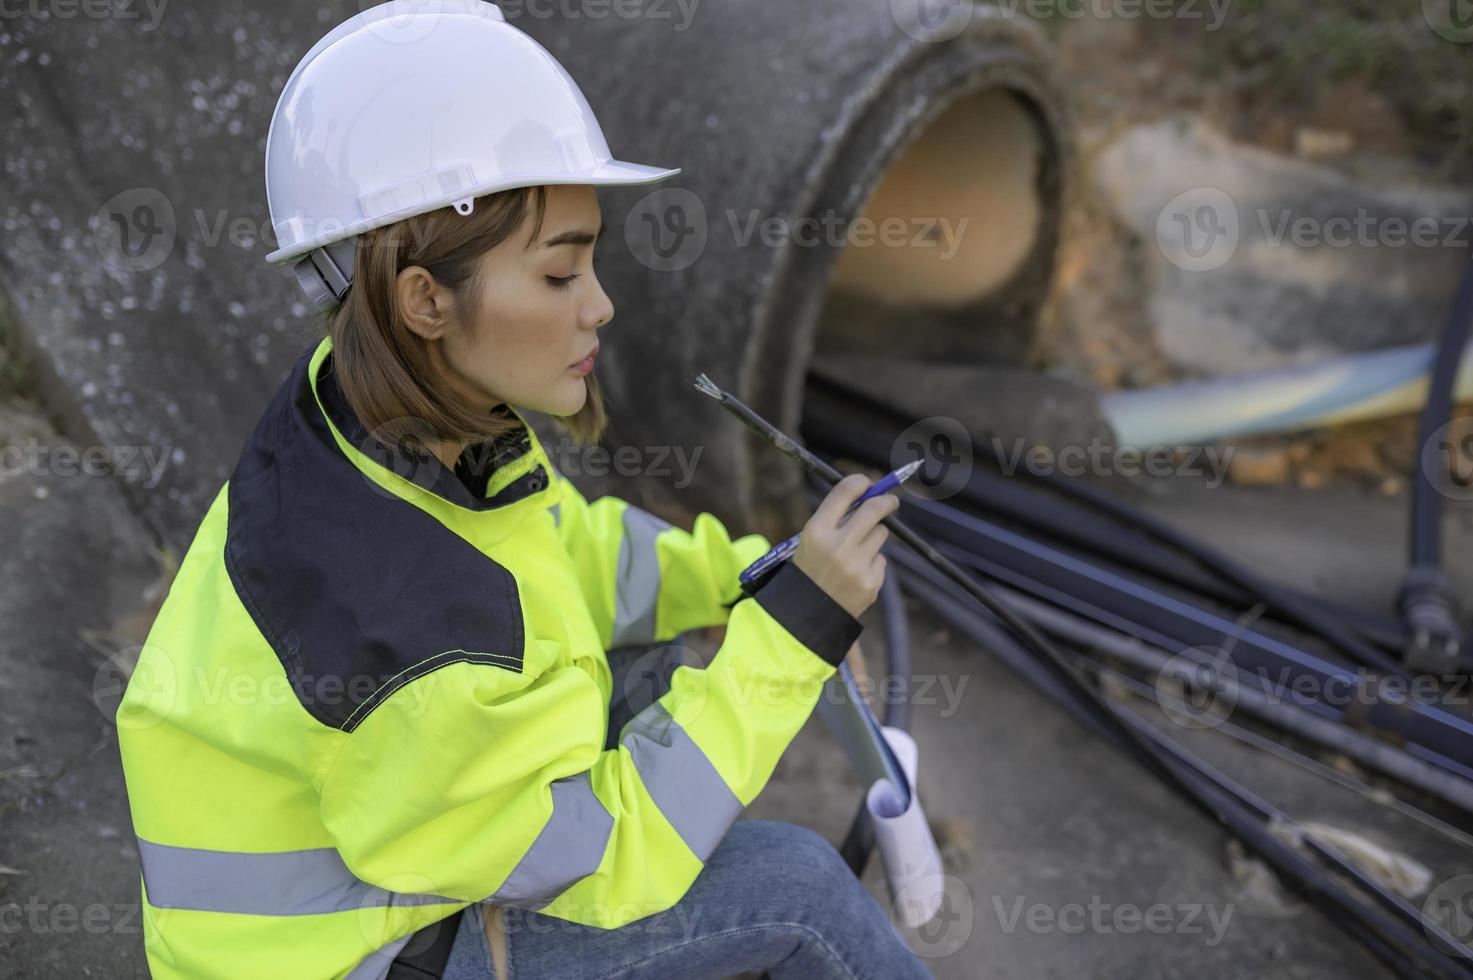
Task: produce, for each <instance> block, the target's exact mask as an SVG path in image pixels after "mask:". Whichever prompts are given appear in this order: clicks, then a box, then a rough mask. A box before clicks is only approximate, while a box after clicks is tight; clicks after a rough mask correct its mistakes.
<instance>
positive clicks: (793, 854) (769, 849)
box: [732, 820, 855, 897]
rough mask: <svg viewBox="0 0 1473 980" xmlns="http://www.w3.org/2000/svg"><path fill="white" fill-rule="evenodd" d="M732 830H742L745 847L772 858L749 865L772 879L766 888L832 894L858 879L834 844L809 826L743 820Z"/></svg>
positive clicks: (779, 892)
mask: <svg viewBox="0 0 1473 980" xmlns="http://www.w3.org/2000/svg"><path fill="white" fill-rule="evenodd" d="M732 831H735V832H738V833H740V834H742V836H743V837H744V840H743V841H742V844H743V846H744V847H749V848H751V849H752V850H753V851H755V852H756V853H757V854H760V855H761V856H762V857H764V858H768V860H764V861H761V862H757V861H753V862H751V863H750V864H749V868H750V869H751V870H752V871H753V872H755V873H757V874H759V875H760V876H762V877H765V878H769V879H770V880H769V881H767V882H765V883H764V888H765V889H770V891H769V894H771V895H774V896H776V895H790V896H795V897H796V896H798V895H813V894H814V893H817V894H819V895H827V896H830V897H832V896H834V895H836V894H837V892H836V891H835V889H836V888H838V887H840V886H847V885H852V884H853V883H854V880H855V878H854V872H852V871H851V870H849V865H848V864H846V863H845V862H844V858H843V856H842V855H840V854H839V852H838V850H836V849H835V848H834V845H832V844H830V843H829V842H828V841H827V840H826V839H825V838H824V837H823V835H822V834H819V833H818V832H816V831H813V830H809V829H808V828H807V827H800V826H798V825H797V824H792V823H786V822H784V821H780V820H741V821H738V822H737V823H736V824H734V825H733V827H732ZM758 868H760V869H761V870H760V871H758V870H757V869H758Z"/></svg>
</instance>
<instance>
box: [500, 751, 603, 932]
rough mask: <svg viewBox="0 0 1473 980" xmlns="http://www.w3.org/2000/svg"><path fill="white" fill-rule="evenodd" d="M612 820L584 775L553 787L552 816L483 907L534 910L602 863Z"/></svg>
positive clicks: (559, 782)
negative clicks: (503, 906) (495, 905)
mask: <svg viewBox="0 0 1473 980" xmlns="http://www.w3.org/2000/svg"><path fill="white" fill-rule="evenodd" d="M613 832H614V817H613V815H612V814H610V813H609V811H608V809H607V808H606V807H605V806H604V805H603V803H601V802H599V798H598V797H597V796H595V795H594V793H593V783H592V781H591V779H590V777H589V774H588V773H587V772H580V773H578V774H577V775H575V776H568V777H567V778H565V779H557V780H554V781H553V783H552V816H550V817H548V818H547V823H546V824H545V825H544V826H543V828H542V832H541V833H540V834H538V835H537V839H536V840H534V841H533V842H532V846H531V847H529V848H528V849H527V853H526V854H523V855H522V859H521V860H520V861H518V862H517V866H516V867H515V868H513V869H512V871H511V874H509V875H507V877H506V881H504V882H503V883H502V885H501V887H500V888H498V889H496V894H494V895H492V896H491V897H490V898H487V899H483V901H487V902H492V903H495V904H497V905H516V906H520V907H523V908H532V909H537V908H541V907H542V906H544V905H546V904H548V903H549V902H551V901H552V900H553V899H554V898H557V897H558V896H559V895H561V894H562V893H563V892H565V891H567V890H568V888H569V887H570V886H572V885H573V884H574V883H575V882H577V881H578V880H579V879H580V878H586V877H587V876H588V875H591V874H593V873H594V872H595V871H597V870H598V866H599V865H600V864H602V863H603V859H604V851H605V850H607V849H608V846H609V836H610V835H611V834H613Z"/></svg>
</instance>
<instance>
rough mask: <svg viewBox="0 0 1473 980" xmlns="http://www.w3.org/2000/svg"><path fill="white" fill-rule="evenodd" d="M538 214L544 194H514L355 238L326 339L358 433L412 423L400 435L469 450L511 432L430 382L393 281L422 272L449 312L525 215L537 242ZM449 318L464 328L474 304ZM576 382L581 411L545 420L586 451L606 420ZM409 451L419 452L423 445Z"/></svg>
mask: <svg viewBox="0 0 1473 980" xmlns="http://www.w3.org/2000/svg"><path fill="white" fill-rule="evenodd" d="M546 213H547V188H546V187H542V186H537V187H518V188H513V189H512V190H508V191H499V192H497V193H495V194H488V195H486V196H485V197H480V198H477V199H476V201H475V207H474V210H472V212H471V213H470V214H469V215H466V216H462V215H460V214H458V213H456V211H455V209H454V208H451V207H444V208H440V209H438V210H435V211H431V212H429V213H428V214H421V215H415V216H414V217H411V218H405V219H404V220H403V221H398V222H395V223H394V224H392V225H388V226H386V227H383V228H376V229H374V230H372V231H368V232H364V233H363V234H361V235H359V236H358V240H357V255H356V258H355V260H354V268H353V284H352V287H351V288H350V289H349V290H348V294H347V296H346V297H344V299H343V302H342V303H341V305H339V306H338V308H337V309H336V310H335V311H333V312H332V313H331V314H329V319H328V334H329V335H330V336H331V337H332V360H333V371H334V374H335V376H336V378H337V382H338V386H339V387H340V388H341V389H342V392H343V396H344V398H346V399H347V402H348V405H349V407H350V408H352V409H353V413H354V414H355V415H357V416H358V421H359V422H361V423H362V424H363V427H364V429H366V430H367V431H369V432H371V433H382V432H385V431H386V427H388V428H389V429H400V430H403V429H405V428H406V427H405V426H404V425H403V422H404V421H406V420H412V423H413V424H412V425H410V426H408V428H410V429H415V430H418V432H419V434H420V435H428V434H429V433H430V432H433V435H434V438H437V439H441V440H445V441H451V440H460V441H466V442H469V443H472V444H474V443H478V442H483V441H486V440H493V439H496V438H497V437H499V436H501V435H504V434H506V433H508V432H510V431H512V430H514V429H516V428H517V427H518V425H519V423H518V422H517V421H516V418H515V417H514V416H512V415H511V414H510V413H506V414H502V413H500V412H491V413H485V412H481V411H478V410H477V409H476V408H475V407H474V406H472V405H470V404H468V403H467V402H466V401H465V400H464V399H463V398H461V397H460V396H459V395H458V394H456V393H455V392H454V391H452V390H451V389H450V388H449V386H446V385H440V384H437V383H436V381H437V379H436V376H435V372H434V368H433V367H432V365H431V363H430V358H429V353H428V349H427V344H428V342H427V341H425V340H424V339H423V338H421V337H420V336H419V335H418V334H416V333H415V332H414V331H412V330H410V329H409V328H408V327H407V326H406V325H405V324H404V322H403V320H402V318H401V317H400V312H399V303H398V300H397V298H396V290H395V283H396V281H397V279H398V276H399V273H400V272H402V271H403V270H405V269H407V268H409V267H410V266H414V265H417V266H421V267H423V268H424V269H425V270H426V271H428V272H429V273H430V275H432V276H434V278H435V281H436V282H438V283H440V284H441V285H443V286H446V287H447V288H449V289H451V290H452V291H453V292H454V293H455V298H456V303H457V306H461V304H472V303H473V302H474V300H473V299H471V298H470V297H473V296H475V295H477V292H476V289H475V287H476V285H477V283H476V281H475V274H476V269H477V261H478V260H479V259H480V258H481V256H482V255H484V254H485V253H486V252H488V251H490V250H491V249H493V248H495V247H496V246H497V245H499V244H501V243H502V242H504V241H506V240H508V239H510V238H511V237H512V235H514V234H515V233H516V231H517V229H519V228H520V227H522V224H523V223H524V222H525V221H526V220H527V219H528V217H529V216H530V218H531V219H532V220H531V225H532V228H531V235H530V236H529V238H528V242H529V243H530V242H533V241H536V239H537V235H538V234H539V233H540V232H541V230H542V223H543V220H544V218H545V217H546ZM458 312H460V313H461V317H460V320H461V323H463V324H465V323H470V322H471V321H472V320H473V319H474V316H475V309H474V307H473V306H468V307H467V308H461V309H459V310H458ZM461 329H468V328H465V327H462V328H461ZM584 384H586V385H587V388H588V398H587V400H586V401H585V402H584V405H583V408H581V409H580V410H579V411H578V412H577V413H576V414H574V415H572V416H569V417H567V418H556V417H555V418H554V421H556V422H557V424H558V425H560V426H562V428H564V429H565V430H567V431H568V432H569V433H570V434H571V435H572V436H573V438H574V440H575V441H576V442H578V443H579V444H581V445H585V446H591V445H593V444H594V443H596V442H598V440H599V437H600V436H601V435H602V434H603V430H604V425H605V423H606V418H605V414H604V405H603V396H602V394H601V392H600V390H599V385H598V381H597V379H596V378H595V377H594V375H592V374H589V375H587V376H586V377H585V378H584ZM391 422H392V423H395V424H394V425H392V426H390V425H389V423H391ZM392 438H393V440H394V441H395V442H400V443H402V442H406V441H407V442H410V443H411V444H413V443H416V442H418V441H419V439H417V438H416V436H415V434H414V433H407V432H402V431H401V432H399V433H397V434H395V435H394V436H392ZM414 448H416V449H419V450H420V451H427V449H426V447H424V446H423V445H416V446H414Z"/></svg>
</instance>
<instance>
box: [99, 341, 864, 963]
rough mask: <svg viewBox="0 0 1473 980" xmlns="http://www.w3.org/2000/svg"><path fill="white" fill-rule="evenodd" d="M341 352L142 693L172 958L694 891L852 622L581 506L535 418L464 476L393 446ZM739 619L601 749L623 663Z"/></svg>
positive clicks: (716, 556)
mask: <svg viewBox="0 0 1473 980" xmlns="http://www.w3.org/2000/svg"><path fill="white" fill-rule="evenodd" d="M331 364H332V358H331V341H330V340H328V339H324V340H323V341H321V342H320V343H318V344H316V345H315V347H313V348H311V349H308V350H307V351H305V352H304V353H303V354H302V355H301V356H300V357H299V358H298V359H297V361H296V363H295V365H294V367H293V369H292V371H291V373H290V375H289V377H288V378H287V379H286V381H285V383H284V384H283V385H282V387H281V389H280V390H279V391H278V392H277V394H276V396H275V397H274V399H273V400H272V401H271V403H270V405H269V406H268V407H267V409H266V411H265V413H264V414H263V415H262V417H261V420H260V422H259V424H258V425H257V427H256V429H255V431H254V433H253V434H252V435H251V437H250V438H249V440H248V442H247V444H246V446H245V448H244V450H243V452H242V454H241V457H240V461H239V463H238V465H237V466H236V468H235V470H234V471H233V473H232V474H231V477H230V479H229V480H228V481H227V482H226V483H225V485H224V486H223V487H222V489H221V490H220V492H219V494H218V495H217V496H216V497H215V499H214V500H213V502H212V503H211V505H210V507H209V509H208V512H207V513H206V515H205V517H204V519H203V521H202V523H201V525H200V527H199V529H198V531H197V532H196V535H195V538H194V540H193V542H192V543H191V545H190V548H189V550H188V552H187V553H186V555H185V557H184V559H183V561H182V562H181V565H180V568H179V571H178V575H177V577H176V579H175V581H174V583H173V586H172V588H171V589H170V591H169V594H168V597H167V599H166V600H165V602H164V604H163V607H162V609H161V611H160V612H159V615H158V618H157V620H156V621H155V623H154V625H153V628H152V630H151V631H150V633H149V635H148V639H147V641H146V643H145V645H144V647H143V649H142V651H141V653H140V656H139V659H138V664H137V667H136V669H135V671H134V673H133V675H132V677H131V678H130V681H129V683H128V687H127V690H126V692H125V695H124V697H123V700H122V702H121V704H120V707H119V710H118V717H117V721H118V737H119V743H120V750H121V754H122V761H123V768H124V774H125V776H126V779H127V788H128V797H129V801H130V806H131V808H132V814H133V826H134V831H135V834H136V836H137V839H138V848H139V857H140V863H141V866H142V867H141V871H142V875H141V879H142V880H141V886H142V894H143V908H144V927H145V928H144V932H145V945H146V951H147V956H148V962H149V966H150V967H151V969H152V971H153V976H154V977H155V978H158V980H172V978H184V977H188V978H191V980H199V978H226V977H243V978H244V977H249V978H251V980H259V978H261V977H280V978H293V980H297V978H324V980H325V978H332V977H353V978H363V977H382V976H383V975H384V974H385V972H386V971H387V968H388V964H389V963H390V961H391V960H392V959H393V958H394V957H395V956H396V955H397V953H398V952H399V951H400V950H401V949H402V948H403V947H404V946H405V944H406V943H407V942H408V940H409V939H410V937H411V936H412V935H413V934H414V933H415V932H416V931H417V930H420V929H422V928H424V927H426V926H428V925H431V924H432V923H434V922H436V921H439V920H440V919H443V918H444V917H446V916H449V915H451V914H453V913H455V912H456V911H458V910H460V909H462V908H464V907H466V906H467V905H469V904H470V903H472V902H480V901H489V902H493V903H496V904H502V905H510V906H516V907H522V908H528V909H536V910H538V911H540V912H541V913H543V914H545V915H549V916H553V917H556V918H559V919H565V920H569V921H572V922H578V923H583V924H586V925H591V926H596V927H602V928H615V927H618V926H622V925H624V924H626V923H629V922H631V921H634V920H636V919H639V918H642V917H644V916H647V915H650V914H652V913H654V912H657V911H660V910H662V909H665V908H668V907H669V906H671V905H673V904H674V903H675V902H676V901H678V900H679V899H680V897H681V896H682V895H683V894H684V893H685V892H686V890H687V889H688V888H689V887H690V885H691V883H692V882H693V881H694V879H695V878H696V876H697V874H698V873H699V872H700V870H701V868H702V865H703V862H704V861H705V860H706V859H707V857H708V856H709V855H710V854H711V852H712V850H713V849H714V848H715V847H716V845H717V843H718V842H719V841H720V840H721V838H722V836H723V835H724V833H725V832H726V830H727V829H728V827H729V826H730V825H731V823H732V822H733V821H734V820H735V818H736V817H737V815H738V813H739V812H740V811H741V809H742V808H743V807H744V806H745V805H747V804H748V803H749V802H750V801H751V800H752V798H753V797H755V796H756V795H757V793H758V791H760V790H761V789H762V787H763V785H764V784H765V783H766V782H767V780H768V778H769V777H770V775H771V773H772V771H773V768H774V767H775V765H776V764H777V761H778V758H779V757H780V756H781V755H782V753H783V750H784V749H785V748H786V747H787V745H788V744H789V742H790V741H791V740H792V738H793V737H794V736H795V735H796V734H797V732H798V730H799V729H800V728H801V727H802V725H803V723H804V721H805V720H806V719H807V718H808V716H809V715H810V713H811V711H812V709H813V707H814V705H815V704H816V703H817V700H818V697H819V694H820V688H821V686H822V684H823V682H824V681H825V680H826V679H828V678H829V677H830V676H832V675H833V674H834V672H835V671H836V669H837V665H838V663H839V662H840V661H841V660H842V659H843V657H844V654H845V653H846V651H847V650H848V648H849V647H850V645H851V644H852V643H853V641H854V640H855V639H856V638H857V636H858V635H859V632H860V629H861V627H860V624H859V623H858V621H856V620H855V619H854V618H853V617H852V616H850V615H849V613H848V612H847V611H845V610H844V609H843V607H841V606H839V605H838V604H837V603H836V602H835V601H834V600H833V599H832V598H830V597H829V596H828V595H827V594H826V593H824V592H823V591H822V590H821V589H820V588H819V587H818V586H817V585H816V584H814V582H813V581H812V580H811V579H809V578H808V577H807V576H806V575H804V574H803V572H802V571H801V570H799V569H798V568H797V567H796V566H791V565H789V567H788V568H786V569H784V570H783V571H782V572H780V573H779V574H778V575H777V576H775V577H774V578H773V579H772V580H771V581H770V582H769V583H768V584H766V585H765V586H763V588H762V589H761V590H760V591H759V592H758V593H757V595H756V596H755V597H753V598H751V599H739V597H740V595H741V592H740V587H739V583H738V578H737V575H738V572H739V571H740V570H741V569H742V568H743V567H745V566H746V565H747V564H749V563H750V562H752V561H753V560H755V559H756V558H757V557H758V556H759V555H761V554H762V553H763V552H764V551H765V550H766V549H767V548H768V546H769V542H768V541H767V540H766V539H765V538H763V537H762V536H761V535H757V534H750V535H746V536H744V537H740V538H738V539H736V540H732V539H731V537H730V536H729V535H728V534H727V532H726V530H725V528H724V527H723V526H722V525H721V523H720V522H719V521H718V520H717V519H716V518H715V517H714V516H712V515H710V514H705V513H703V514H701V515H700V516H699V517H697V518H696V520H695V521H694V527H693V529H692V530H690V531H687V530H685V529H683V528H679V527H675V526H672V525H670V524H667V523H666V522H665V521H663V520H660V519H658V518H656V517H655V516H653V515H651V514H649V513H647V512H645V511H643V510H640V509H639V508H637V507H634V506H631V505H630V504H628V503H627V502H625V501H623V500H620V499H618V498H615V497H601V498H599V499H597V500H595V501H594V502H592V503H589V502H588V501H587V500H586V499H585V498H584V497H583V496H582V495H581V494H580V493H579V492H578V490H577V489H576V488H575V487H574V486H573V484H572V483H570V482H568V480H567V479H566V478H565V477H564V476H563V475H562V474H560V473H558V472H557V470H556V469H555V468H554V466H553V464H552V462H551V460H550V459H549V458H548V455H547V453H546V452H545V450H544V448H543V446H542V445H541V442H540V441H539V440H538V438H537V436H536V433H535V432H533V431H532V429H531V428H530V426H526V424H525V422H526V419H525V417H524V416H522V414H521V412H520V411H517V410H515V409H511V410H510V411H511V412H512V413H514V414H515V415H516V416H517V418H518V419H519V420H521V421H522V422H523V428H522V429H521V430H519V432H518V433H514V434H513V436H512V437H509V438H503V439H500V440H496V441H494V442H488V443H486V444H483V445H482V446H480V447H472V449H479V450H483V452H481V454H480V456H481V463H482V464H483V465H481V466H480V467H479V468H474V467H469V468H467V469H466V474H467V476H466V479H465V480H463V479H462V478H461V477H460V476H457V475H456V474H455V473H451V472H449V471H448V470H447V469H445V468H444V467H441V466H439V465H438V464H436V465H433V466H431V465H421V464H426V463H428V461H429V459H430V457H423V458H420V459H418V460H416V458H415V457H414V456H413V455H411V454H406V453H404V452H400V451H397V450H389V449H386V448H385V447H384V446H382V445H381V444H379V443H378V442H377V441H376V440H374V439H373V438H372V437H370V436H369V435H368V434H367V433H366V432H365V431H364V429H363V427H362V426H361V425H360V424H359V422H358V420H357V419H356V418H355V417H354V416H353V413H352V412H351V410H350V409H349V408H348V406H347V404H346V401H345V399H344V398H343V395H342V392H341V391H340V389H339V388H338V386H337V383H336V381H335V379H334V377H333V375H332V371H331ZM473 456H475V453H473V452H471V451H469V450H468V454H467V455H464V456H463V457H462V463H464V462H465V461H466V460H468V459H471V458H472V457H473ZM459 468H460V467H459V466H458V467H457V469H459ZM467 480H468V481H469V485H468V483H467V482H466V481H467ZM472 486H474V487H475V488H476V489H475V491H472V489H471V487H472ZM720 623H725V624H726V625H727V632H726V635H725V640H724V642H723V644H722V645H721V647H720V649H719V650H718V651H717V653H716V655H715V656H714V658H713V659H712V660H711V662H710V664H709V665H708V666H707V667H705V668H704V669H702V668H696V667H681V668H680V669H678V670H677V671H676V672H675V674H674V677H673V680H672V682H671V687H670V690H669V691H668V693H666V694H664V695H663V696H662V697H661V698H659V700H657V701H656V702H655V703H653V704H651V705H650V706H649V707H648V708H646V709H645V710H643V711H641V712H640V713H639V714H638V715H636V716H635V717H634V719H633V720H632V721H630V722H629V723H628V724H627V725H625V726H623V729H622V731H621V732H620V733H619V739H618V743H617V745H616V746H615V747H614V748H612V749H606V748H605V744H606V742H605V738H606V734H607V732H606V724H607V721H608V705H609V700H610V696H611V694H612V693H613V692H612V691H611V679H610V673H609V668H608V662H607V659H606V657H605V651H606V650H607V649H610V648H612V647H616V646H623V645H629V644H650V643H659V642H662V641H667V640H671V639H673V638H675V637H677V636H678V635H679V634H681V633H683V632H685V631H687V630H690V629H694V628H698V627H702V626H707V625H716V624H720Z"/></svg>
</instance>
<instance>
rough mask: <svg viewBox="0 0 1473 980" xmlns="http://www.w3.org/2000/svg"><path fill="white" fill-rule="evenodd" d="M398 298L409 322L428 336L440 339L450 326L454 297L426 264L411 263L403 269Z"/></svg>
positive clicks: (397, 284)
mask: <svg viewBox="0 0 1473 980" xmlns="http://www.w3.org/2000/svg"><path fill="white" fill-rule="evenodd" d="M394 298H395V301H396V302H397V303H398V304H399V315H400V316H401V317H402V318H403V319H404V324H405V326H407V327H409V329H410V330H412V331H414V332H415V333H416V334H418V335H419V336H421V337H423V338H424V339H425V340H438V339H440V338H441V337H443V336H444V335H445V332H446V331H447V330H448V329H449V328H450V322H451V321H450V314H451V311H452V310H453V309H454V297H453V296H452V295H451V293H450V290H448V289H446V288H445V287H444V286H442V285H440V284H439V283H438V282H436V281H435V277H434V276H432V275H430V273H429V270H428V269H425V268H424V267H423V266H418V265H411V266H409V267H408V268H406V269H405V270H404V271H402V272H400V273H399V275H398V277H397V278H396V279H395V280H394Z"/></svg>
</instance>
